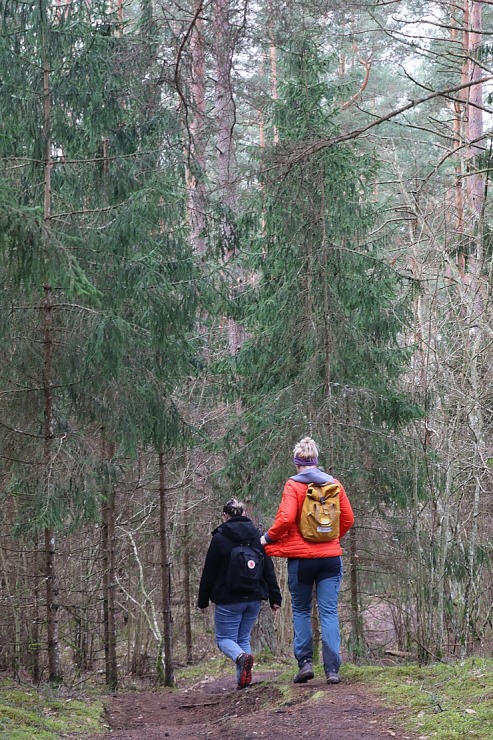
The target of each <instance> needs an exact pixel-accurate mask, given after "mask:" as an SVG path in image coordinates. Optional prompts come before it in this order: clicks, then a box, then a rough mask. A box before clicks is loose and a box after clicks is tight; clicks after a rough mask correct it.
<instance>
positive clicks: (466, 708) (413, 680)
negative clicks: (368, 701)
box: [344, 658, 493, 740]
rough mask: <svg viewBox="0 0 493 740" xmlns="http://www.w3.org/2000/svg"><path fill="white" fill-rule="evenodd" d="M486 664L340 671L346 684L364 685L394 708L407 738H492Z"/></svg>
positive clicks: (492, 716) (481, 661) (490, 691)
mask: <svg viewBox="0 0 493 740" xmlns="http://www.w3.org/2000/svg"><path fill="white" fill-rule="evenodd" d="M492 667H493V666H492V661H491V659H478V658H470V659H469V660H465V661H460V662H457V663H453V664H445V663H439V664H436V665H433V666H428V667H427V668H419V667H417V666H412V665H403V666H400V667H395V668H389V667H386V668H369V667H363V668H359V667H356V666H349V665H348V666H345V669H344V673H345V676H347V678H348V680H350V681H357V680H360V679H361V680H363V681H364V682H368V683H369V684H371V686H372V688H373V689H374V690H375V691H376V692H377V693H378V694H380V696H382V697H384V698H385V700H386V702H387V703H388V704H389V706H390V705H391V706H394V707H398V708H399V710H398V714H397V720H398V722H399V724H400V725H405V726H406V727H407V728H409V731H410V732H416V733H418V734H419V735H420V736H423V737H428V738H430V740H432V738H433V739H434V740H435V739H436V740H440V739H441V740H459V738H464V737H473V738H474V737H476V738H481V740H483V739H484V740H487V739H488V738H493V730H492V727H493V709H492V701H491V699H492V696H493V683H492V679H491V676H492V670H491V669H492Z"/></svg>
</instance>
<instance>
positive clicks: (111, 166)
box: [0, 0, 493, 689]
mask: <svg viewBox="0 0 493 740" xmlns="http://www.w3.org/2000/svg"><path fill="white" fill-rule="evenodd" d="M0 8H1V31H0V66H1V69H2V78H1V81H0V262H1V275H2V286H1V287H2V289H1V292H0V301H1V304H2V305H1V309H0V482H1V485H0V496H1V499H2V501H1V504H2V505H1V518H0V558H1V584H0V585H1V591H0V669H1V670H6V671H9V672H11V673H12V674H13V675H14V676H19V675H20V674H26V672H29V674H30V675H31V677H32V679H33V681H35V682H39V681H44V680H49V681H51V682H55V683H58V682H60V681H62V680H64V681H79V680H83V679H84V678H85V677H88V676H91V677H92V676H95V677H96V678H98V680H100V681H101V682H106V684H107V685H108V686H109V687H111V688H112V689H116V688H117V687H118V685H121V684H122V683H123V682H124V681H125V680H126V677H127V676H129V675H134V676H151V677H153V678H154V679H155V680H157V681H158V682H159V683H164V684H167V685H171V684H172V683H173V680H174V670H175V667H176V666H177V665H183V664H185V663H192V662H197V661H200V659H201V658H202V657H204V655H205V654H206V653H207V652H208V651H209V650H210V649H211V648H212V649H214V645H213V636H212V634H211V622H210V617H209V618H206V620H205V621H204V617H203V615H202V614H201V613H200V612H199V611H198V610H197V609H196V607H195V600H196V592H197V585H198V579H199V577H200V572H201V568H202V564H203V558H204V555H205V552H206V549H207V546H208V544H209V538H210V532H211V530H212V528H213V527H214V526H215V525H216V524H217V523H218V522H219V520H220V511H221V507H222V503H223V502H224V501H225V500H226V499H227V498H229V497H230V496H231V495H235V496H238V497H239V498H241V499H243V500H244V501H246V502H247V504H248V510H249V514H250V515H251V516H252V518H253V519H254V520H255V521H256V522H257V523H258V524H259V526H261V527H267V526H269V524H270V522H271V520H272V517H273V515H274V513H275V511H276V509H277V505H278V503H279V500H280V495H281V491H282V485H283V482H284V480H285V478H286V477H287V476H288V475H290V474H292V472H293V470H292V448H293V446H294V444H295V442H296V441H297V440H298V439H299V438H300V437H301V436H304V435H305V434H310V435H311V436H313V437H314V438H315V439H316V441H317V443H318V444H319V447H320V450H321V464H322V466H323V467H324V469H325V470H327V471H331V472H333V473H334V475H336V476H337V477H338V478H339V479H340V480H341V481H342V482H343V483H344V486H345V488H346V491H347V492H348V495H349V497H350V500H351V502H352V505H353V508H354V511H355V515H356V525H355V527H354V528H353V529H352V530H351V532H350V534H349V535H348V536H347V537H346V539H345V540H344V543H343V544H344V549H345V573H346V575H345V580H344V587H343V593H342V596H341V619H342V628H343V636H344V649H345V655H346V657H347V658H348V659H350V660H354V661H371V660H375V659H378V658H379V657H380V656H381V655H382V654H383V653H384V651H385V650H386V649H392V650H394V651H400V652H402V653H403V654H410V655H412V656H413V657H415V658H416V659H417V660H418V661H419V662H421V663H426V662H430V661H435V660H439V659H445V658H451V657H454V656H456V657H463V656H466V655H477V654H480V655H481V654H490V652H491V647H492V631H493V623H492V602H493V598H492V597H493V577H492V570H491V552H492V533H493V528H492V522H491V513H492V506H493V502H492V500H491V494H492V475H491V473H492V470H491V466H492V459H493V455H492V449H491V447H492V442H491V439H492V435H491V431H492V429H491V427H492V424H493V418H492V390H491V388H492V382H491V381H492V361H493V326H492V321H491V319H492V300H491V290H492V270H493V261H492V257H493V254H492V247H493V240H492V228H491V226H492V219H493V213H492V208H491V206H490V201H491V198H490V193H489V182H490V177H491V172H492V164H491V162H492V159H491V148H492V144H493V139H492V134H491V122H492V115H491V114H492V112H493V111H492V108H491V91H492V89H493V87H492V82H493V72H492V61H493V46H492V42H491V32H490V31H489V30H488V29H490V28H491V27H492V23H491V20H492V14H493V10H492V7H491V4H490V3H488V2H479V1H477V0H459V2H458V3H453V2H448V1H446V0H443V1H440V2H420V1H419V0H382V1H381V2H371V1H366V0H362V1H361V2H351V0H348V1H346V2H340V1H339V0H331V1H330V2H328V0H284V1H283V2H278V3H273V2H271V0H258V1H257V2H254V3H253V2H252V3H248V2H247V0H211V1H210V2H209V1H207V0H190V2H189V1H188V0H184V2H182V3H178V2H174V1H173V0H141V2H133V0H132V1H131V2H128V3H126V2H125V3H123V2H122V3H120V2H119V3H118V4H117V5H114V4H111V3H110V2H106V1H105V2H100V1H99V0H85V1H82V0H73V1H72V2H70V0H67V1H65V0H56V2H49V0H38V1H37V2H35V3H34V2H30V1H29V0H28V1H27V2H26V1H24V2H19V1H18V0H0ZM277 568H278V572H279V580H280V583H281V585H282V588H283V591H284V593H285V607H284V609H283V612H282V615H281V617H280V620H279V622H278V623H277V625H276V627H275V628H274V624H273V622H272V618H271V616H270V614H267V613H265V614H263V616H262V619H261V622H260V625H259V627H258V629H257V632H256V643H257V645H256V647H257V649H258V648H260V647H264V646H267V647H269V648H270V649H271V650H273V651H283V652H286V653H287V654H289V653H290V651H291V645H290V643H291V622H290V614H289V597H288V594H287V589H286V579H285V563H284V562H282V561H280V562H278V563H277ZM265 611H268V610H265Z"/></svg>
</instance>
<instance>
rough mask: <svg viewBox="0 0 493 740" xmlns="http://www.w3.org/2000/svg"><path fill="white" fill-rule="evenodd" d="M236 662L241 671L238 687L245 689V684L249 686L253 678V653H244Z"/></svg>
mask: <svg viewBox="0 0 493 740" xmlns="http://www.w3.org/2000/svg"><path fill="white" fill-rule="evenodd" d="M236 664H237V666H238V668H239V672H240V677H239V678H238V688H239V689H244V688H245V686H248V685H249V684H250V683H251V680H252V666H253V655H250V654H249V653H242V654H241V655H240V656H239V658H237V659H236Z"/></svg>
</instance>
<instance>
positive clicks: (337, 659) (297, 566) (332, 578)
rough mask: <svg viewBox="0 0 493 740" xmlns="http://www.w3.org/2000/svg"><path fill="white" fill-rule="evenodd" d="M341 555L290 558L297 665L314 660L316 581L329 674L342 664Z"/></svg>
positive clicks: (325, 658)
mask: <svg viewBox="0 0 493 740" xmlns="http://www.w3.org/2000/svg"><path fill="white" fill-rule="evenodd" d="M341 580H342V558H341V557H335V558H290V559H288V585H289V592H290V594H291V605H292V609H293V628H294V641H293V649H294V655H295V658H296V660H297V661H298V665H299V666H300V667H301V666H302V665H303V663H304V662H306V661H307V660H309V661H312V660H313V636H312V621H311V610H312V594H313V586H314V585H315V588H316V594H317V606H318V615H319V618H320V630H321V633H322V653H323V662H324V670H325V673H326V674H329V673H337V672H338V670H339V666H340V665H341V656H340V649H341V636H340V632H339V615H338V602H339V589H340V586H341Z"/></svg>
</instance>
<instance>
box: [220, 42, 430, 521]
mask: <svg viewBox="0 0 493 740" xmlns="http://www.w3.org/2000/svg"><path fill="white" fill-rule="evenodd" d="M309 41H310V43H309V42H308V40H307V39H306V38H305V37H302V38H301V40H296V39H295V40H294V42H293V44H292V46H291V48H290V49H289V50H288V51H286V52H285V54H284V56H283V58H282V60H281V65H280V66H281V67H282V75H281V78H282V79H283V83H282V86H281V88H280V98H279V101H278V102H277V104H276V107H275V121H276V125H277V127H278V131H279V144H278V145H276V146H274V147H272V149H271V151H270V152H269V153H268V155H267V158H266V160H265V161H264V163H263V169H262V172H261V178H262V185H263V187H262V190H261V193H260V199H259V201H258V203H257V205H256V207H257V209H258V214H259V220H258V223H260V221H261V220H262V228H259V229H258V232H257V233H254V234H253V235H251V238H250V245H252V244H253V249H252V247H251V246H250V250H251V252H253V258H252V259H251V260H250V261H249V262H248V265H249V267H250V268H253V269H254V270H255V271H256V273H257V275H258V279H257V281H256V283H255V285H254V286H253V287H252V288H251V289H250V290H249V291H248V292H247V293H246V294H245V295H244V299H243V304H242V308H243V321H244V323H245V324H246V327H247V331H248V335H249V339H248V340H247V341H246V342H245V344H244V346H243V347H242V351H241V352H240V355H239V357H238V358H237V363H236V367H237V371H238V372H239V374H240V376H241V383H240V392H241V398H242V401H243V405H244V408H245V409H246V411H245V414H244V415H243V416H242V419H241V431H239V435H240V438H241V440H242V447H241V454H240V455H238V456H237V457H232V458H231V468H230V473H231V475H232V476H233V477H236V476H237V477H238V478H240V480H241V481H242V483H243V484H244V485H246V486H247V488H248V491H249V493H250V494H251V495H253V496H255V493H256V491H262V492H263V493H264V495H265V496H267V493H266V491H268V490H270V488H271V486H272V487H277V490H279V488H278V487H279V484H280V482H281V479H282V478H283V477H284V476H285V474H286V472H287V470H289V469H290V468H289V467H288V465H290V458H291V454H290V451H291V449H292V447H293V445H294V443H295V441H296V439H298V438H299V437H300V436H302V435H304V434H306V433H312V434H313V436H315V438H316V439H317V441H318V442H319V444H320V448H321V451H322V464H325V466H326V467H331V465H332V460H333V461H334V462H333V464H334V470H335V471H336V472H337V473H338V474H340V475H341V477H343V479H344V480H346V481H347V482H348V483H353V484H354V483H357V482H360V481H361V480H363V479H367V478H368V475H369V473H370V471H371V470H373V471H374V472H376V471H377V469H379V467H380V466H382V465H386V466H389V465H390V460H392V459H393V460H394V462H397V460H399V461H400V462H401V461H402V459H403V458H402V455H401V453H400V450H399V446H398V444H397V441H396V437H395V436H394V435H395V433H396V432H397V431H398V430H400V429H402V428H403V427H404V426H405V425H406V424H407V423H409V422H410V421H411V420H413V419H415V418H417V417H419V416H420V415H421V413H422V412H421V410H420V409H419V408H418V407H417V406H416V404H415V403H414V402H413V401H412V400H411V399H410V398H409V397H408V396H407V395H406V394H405V393H404V392H403V391H402V390H401V388H400V386H399V378H400V376H401V374H402V372H403V370H404V368H405V367H406V363H407V361H408V358H409V353H408V350H406V349H405V348H404V347H403V346H402V335H403V332H405V328H406V326H407V322H408V319H409V313H408V309H407V304H406V301H405V300H404V299H403V298H402V292H401V288H402V286H400V285H399V281H398V279H397V277H396V275H395V273H394V271H393V270H392V268H391V267H389V266H388V265H387V264H386V262H385V261H384V259H383V251H382V247H383V246H384V245H383V244H382V243H378V242H376V241H374V240H371V239H370V238H369V236H368V234H369V232H370V230H371V229H372V228H375V227H376V225H377V224H378V212H377V211H376V207H375V205H374V203H373V198H372V182H373V178H374V177H375V173H376V169H377V162H376V160H375V157H374V156H373V154H372V153H371V152H367V151H365V150H364V149H363V148H362V147H361V146H358V145H356V144H344V145H338V146H321V147H320V149H319V150H318V151H315V153H313V152H312V151H311V148H312V145H313V143H314V142H317V141H321V140H326V139H327V138H328V137H329V136H330V135H333V134H337V133H338V128H337V127H338V118H339V112H338V104H337V99H338V94H339V91H338V90H336V89H334V88H333V86H331V82H330V76H329V75H328V70H330V69H331V60H330V58H329V59H327V58H324V57H322V56H321V55H317V53H316V51H314V49H315V47H314V45H313V44H312V43H311V39H310V40H309ZM317 148H318V147H315V149H316V150H317ZM330 454H331V455H332V460H331V459H330V457H329V455H330ZM389 478H390V476H389ZM397 485H398V481H397ZM395 486H396V480H395V478H394V482H393V484H392V485H390V484H389V488H388V495H389V497H390V498H392V497H395V495H396V494H395V491H394V489H395ZM365 487H366V486H365ZM368 488H370V486H368ZM377 490H378V494H377V495H378V496H379V497H380V496H381V486H379V488H378V489H377ZM269 499H270V497H269ZM275 500H278V497H276V499H275ZM265 503H267V504H268V505H269V508H271V507H272V506H273V505H275V502H274V504H273V503H272V501H271V500H269V501H266V502H265Z"/></svg>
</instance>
